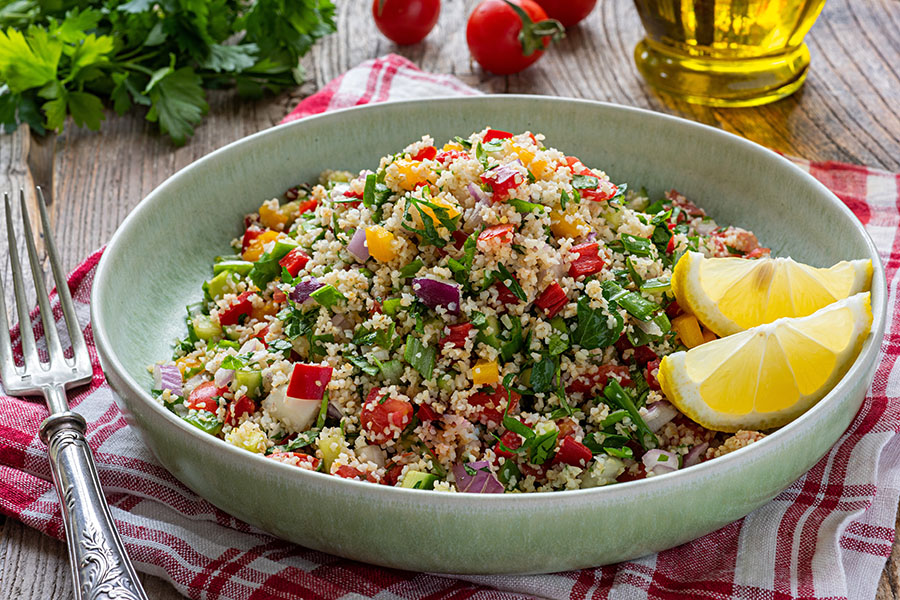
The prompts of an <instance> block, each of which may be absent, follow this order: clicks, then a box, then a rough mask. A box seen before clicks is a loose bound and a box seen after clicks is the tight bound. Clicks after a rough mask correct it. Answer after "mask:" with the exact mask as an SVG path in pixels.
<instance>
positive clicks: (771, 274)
mask: <svg viewBox="0 0 900 600" xmlns="http://www.w3.org/2000/svg"><path fill="white" fill-rule="evenodd" d="M871 282H872V261H871V260H852V261H842V262H839V263H838V264H836V265H834V266H833V267H829V268H827V269H819V268H816V267H810V266H808V265H804V264H802V263H798V262H796V261H794V260H792V259H790V258H760V259H757V260H748V259H745V258H706V257H705V256H703V255H702V254H700V253H699V252H687V253H685V255H684V256H682V257H681V259H680V260H679V261H678V264H676V265H675V271H674V272H673V274H672V291H673V292H674V293H675V298H676V299H677V300H678V304H679V306H681V308H682V309H684V310H686V311H688V312H690V313H692V314H693V315H694V316H695V317H697V318H698V319H699V320H700V322H701V323H703V324H704V325H706V327H707V328H709V329H710V330H712V331H713V332H715V333H716V334H718V335H720V336H726V335H731V334H733V333H737V332H738V331H744V330H745V329H749V328H750V327H755V326H757V325H762V324H763V323H771V322H772V321H774V320H775V319H780V318H781V317H805V316H806V315H811V314H812V313H814V312H815V311H817V310H819V309H820V308H822V307H823V306H828V305H829V304H831V303H832V302H835V301H837V300H841V299H843V298H847V297H849V296H852V295H853V294H857V293H859V292H863V291H866V290H868V289H869V285H870V284H871Z"/></svg>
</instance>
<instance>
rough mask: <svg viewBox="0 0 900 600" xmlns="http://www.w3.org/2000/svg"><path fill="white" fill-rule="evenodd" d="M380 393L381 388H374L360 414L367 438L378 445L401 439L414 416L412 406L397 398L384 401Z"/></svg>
mask: <svg viewBox="0 0 900 600" xmlns="http://www.w3.org/2000/svg"><path fill="white" fill-rule="evenodd" d="M380 393H381V388H372V391H371V392H369V395H368V397H366V401H365V403H364V404H363V407H362V411H361V412H360V414H359V421H360V423H361V424H362V428H363V431H365V432H366V438H367V439H368V440H369V441H371V442H374V443H376V444H384V443H385V442H388V441H390V440H395V439H397V438H398V437H400V434H401V433H402V432H403V430H404V429H405V428H406V426H407V425H409V423H410V421H412V415H413V407H412V404H410V403H409V402H407V401H406V400H399V399H397V398H386V399H384V400H382V398H381V397H380V396H379V394H380Z"/></svg>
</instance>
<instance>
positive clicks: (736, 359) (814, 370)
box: [658, 292, 872, 431]
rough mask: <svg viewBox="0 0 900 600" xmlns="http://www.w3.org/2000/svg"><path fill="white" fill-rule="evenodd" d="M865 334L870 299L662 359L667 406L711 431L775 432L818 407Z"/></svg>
mask: <svg viewBox="0 0 900 600" xmlns="http://www.w3.org/2000/svg"><path fill="white" fill-rule="evenodd" d="M871 327H872V308H871V304H870V294H869V292H865V293H861V294H856V295H854V296H850V297H849V298H845V299H844V300H840V301H838V302H835V303H834V304H831V305H829V306H826V307H825V308H821V309H819V310H818V311H816V312H815V313H813V314H811V315H809V316H806V317H797V318H782V319H777V320H776V321H773V322H772V323H768V324H766V325H759V326H758V327H754V328H752V329H748V330H747V331H742V332H740V333H736V334H734V335H731V336H728V337H724V338H721V339H718V340H715V341H712V342H707V343H705V344H703V345H701V346H697V347H696V348H692V349H690V350H688V351H682V352H676V353H674V354H670V355H668V356H666V357H665V358H663V360H662V363H661V364H660V366H659V376H658V380H659V384H660V386H661V387H662V390H663V393H665V395H666V397H667V398H668V400H669V402H671V403H672V404H674V405H675V406H677V407H678V409H679V410H680V411H681V412H683V413H684V414H685V415H687V416H688V417H689V418H691V419H692V420H694V421H696V422H697V423H699V424H700V425H702V426H704V427H706V428H707V429H712V430H715V431H738V430H739V429H748V430H759V429H769V428H772V427H780V426H782V425H785V424H786V423H788V422H790V421H791V420H793V419H795V418H796V417H798V416H799V415H801V414H803V413H804V412H805V411H806V410H807V409H808V408H809V407H811V406H812V405H813V404H815V403H816V402H818V401H819V400H821V399H822V398H823V397H824V396H825V394H827V393H828V392H829V391H830V390H831V388H832V387H833V386H834V385H835V384H836V383H837V381H838V380H839V379H840V378H841V377H843V375H844V373H846V372H847V370H848V369H849V368H850V365H851V364H852V363H853V361H854V359H855V358H856V355H857V354H858V353H859V351H860V348H862V344H863V340H865V338H866V336H867V335H868V333H869V330H870V329H871Z"/></svg>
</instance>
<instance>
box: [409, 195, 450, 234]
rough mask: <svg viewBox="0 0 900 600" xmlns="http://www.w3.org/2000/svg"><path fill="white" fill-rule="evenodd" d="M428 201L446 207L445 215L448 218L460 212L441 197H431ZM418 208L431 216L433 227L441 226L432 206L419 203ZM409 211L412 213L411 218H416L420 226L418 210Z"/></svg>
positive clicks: (420, 220) (420, 218) (420, 219)
mask: <svg viewBox="0 0 900 600" xmlns="http://www.w3.org/2000/svg"><path fill="white" fill-rule="evenodd" d="M429 202H431V203H432V204H437V205H438V206H443V207H444V208H446V209H447V217H448V218H450V219H452V218H454V217H456V216H457V215H459V214H460V210H459V208H457V207H456V206H454V205H453V204H451V203H450V202H447V201H446V200H444V199H443V198H432V199H431V200H429ZM418 208H419V209H421V210H422V212H423V213H425V214H426V215H428V216H429V217H431V221H432V222H433V223H434V225H435V227H441V222H440V221H439V220H438V218H437V215H435V214H434V209H433V208H431V207H430V206H422V205H419V206H418ZM410 212H411V213H413V218H414V219H416V224H417V225H418V226H419V227H421V226H422V217H421V216H420V215H419V211H418V210H415V211H410Z"/></svg>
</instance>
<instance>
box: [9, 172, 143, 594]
mask: <svg viewBox="0 0 900 600" xmlns="http://www.w3.org/2000/svg"><path fill="white" fill-rule="evenodd" d="M37 193H38V205H39V207H40V213H41V226H42V228H43V230H44V242H45V246H46V249H47V254H48V255H49V257H50V267H51V270H52V271H53V279H54V281H55V283H56V290H57V294H58V296H59V303H60V305H61V306H62V311H63V318H64V321H65V325H66V329H67V330H68V333H69V339H70V340H71V342H72V353H73V357H72V358H71V359H67V358H66V357H65V356H64V355H63V347H62V344H61V343H60V340H59V334H58V333H57V331H56V319H55V318H54V316H53V311H52V310H51V308H50V299H49V297H48V296H47V289H46V287H45V286H44V277H43V270H42V269H41V265H40V261H39V260H38V255H37V250H36V249H35V245H34V236H33V234H32V229H31V221H30V219H29V218H28V208H27V207H26V205H25V191H24V190H21V189H20V190H19V200H20V204H21V207H22V221H23V223H24V225H25V243H26V246H27V248H28V258H29V262H30V263H31V274H32V279H33V280H34V287H35V291H36V293H37V298H38V307H39V308H40V313H41V322H42V323H43V325H44V339H45V340H46V343H47V353H48V355H49V357H50V360H49V362H46V363H44V362H41V360H40V358H39V357H38V353H37V347H36V345H35V341H34V332H33V331H32V329H31V319H30V318H29V316H28V305H27V304H26V300H25V286H24V283H23V279H22V264H21V262H20V261H19V254H18V251H17V249H16V236H15V231H14V230H13V224H12V207H11V204H10V200H9V194H6V193H4V194H3V200H4V202H5V204H6V230H7V232H8V243H9V258H10V262H11V263H12V274H13V287H14V289H15V297H16V307H17V310H18V313H19V338H20V339H21V341H22V356H23V362H24V367H22V368H20V367H17V366H16V364H15V361H14V359H13V353H12V347H11V345H10V338H9V330H8V328H6V325H7V323H8V322H9V321H8V320H7V315H6V303H5V302H4V301H3V300H2V298H0V379H2V381H3V387H4V389H5V390H6V392H7V393H9V394H12V395H14V396H32V395H38V394H42V395H43V396H44V400H45V401H46V402H47V406H48V407H49V409H50V416H49V417H47V419H46V420H44V422H43V423H41V429H40V436H41V440H42V441H43V442H44V443H45V444H47V447H48V454H49V457H50V469H51V471H52V472H53V483H54V484H55V486H56V491H57V493H58V494H59V501H60V504H61V505H62V515H63V522H64V523H65V529H66V540H67V542H68V547H69V563H70V565H71V567H72V578H73V579H74V582H75V597H76V598H78V599H85V600H87V599H91V600H94V599H96V600H100V599H110V600H112V599H113V598H115V599H118V600H132V599H133V600H146V598H147V596H146V594H144V590H143V588H142V587H141V584H140V581H138V578H137V574H136V573H135V571H134V567H133V566H132V565H131V561H130V560H129V559H128V554H126V552H125V547H124V546H123V545H122V540H121V539H120V538H119V534H118V533H117V532H116V528H115V525H114V524H113V520H112V515H111V514H110V512H109V506H108V505H107V503H106V498H104V496H103V490H102V489H101V487H100V480H99V479H98V478H97V468H96V467H95V466H94V458H93V456H92V454H91V449H90V447H88V445H87V441H86V440H85V437H84V433H85V431H86V429H87V427H86V423H85V420H84V417H82V416H81V415H79V414H78V413H75V412H72V411H70V410H69V403H68V401H67V400H66V390H67V389H69V388H72V387H76V386H79V385H82V384H85V383H87V382H89V381H90V380H91V377H92V375H93V369H92V368H91V359H90V356H89V355H88V350H87V346H86V345H85V343H84V337H83V336H82V334H81V328H80V327H79V325H78V320H77V318H76V316H75V306H74V304H73V303H72V296H71V295H70V294H69V287H68V285H67V284H66V276H65V273H64V272H63V270H62V267H61V266H60V263H59V257H58V255H57V253H56V246H55V245H54V243H53V240H52V239H51V237H50V223H49V221H48V219H47V210H46V209H45V208H44V194H43V192H42V191H41V188H37Z"/></svg>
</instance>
